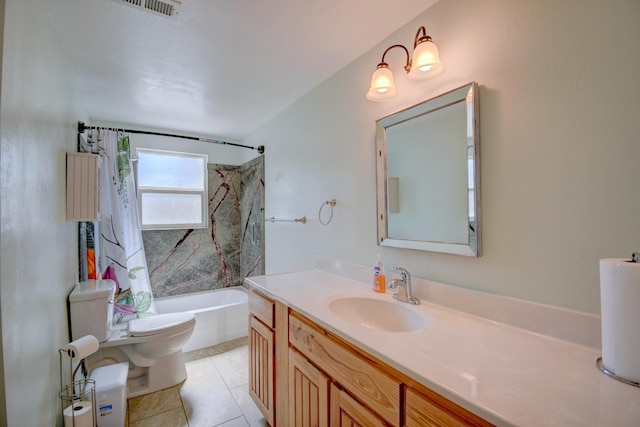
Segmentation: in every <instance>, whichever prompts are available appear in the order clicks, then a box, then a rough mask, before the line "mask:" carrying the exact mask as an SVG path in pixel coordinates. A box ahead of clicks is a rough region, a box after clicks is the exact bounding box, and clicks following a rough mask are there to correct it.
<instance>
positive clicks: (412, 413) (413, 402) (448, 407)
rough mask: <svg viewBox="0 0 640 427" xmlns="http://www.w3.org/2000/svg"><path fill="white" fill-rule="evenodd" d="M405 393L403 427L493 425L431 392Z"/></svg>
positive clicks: (409, 391)
mask: <svg viewBox="0 0 640 427" xmlns="http://www.w3.org/2000/svg"><path fill="white" fill-rule="evenodd" d="M405 390H406V392H405V405H406V406H405V414H406V420H405V423H404V426H405V427H472V426H473V427H488V426H492V425H493V424H491V423H489V422H487V421H485V420H483V419H482V418H479V417H478V416H476V415H474V414H472V413H471V412H469V411H467V410H466V409H464V408H461V407H460V406H458V405H456V404H455V403H453V402H451V401H449V400H447V399H445V398H444V397H442V396H440V395H439V394H436V393H434V392H433V391H431V390H426V389H425V390H423V393H424V394H423V393H418V392H417V391H416V390H414V389H413V388H409V387H407V388H406V389H405Z"/></svg>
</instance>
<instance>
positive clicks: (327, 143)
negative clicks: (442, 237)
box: [243, 0, 640, 313]
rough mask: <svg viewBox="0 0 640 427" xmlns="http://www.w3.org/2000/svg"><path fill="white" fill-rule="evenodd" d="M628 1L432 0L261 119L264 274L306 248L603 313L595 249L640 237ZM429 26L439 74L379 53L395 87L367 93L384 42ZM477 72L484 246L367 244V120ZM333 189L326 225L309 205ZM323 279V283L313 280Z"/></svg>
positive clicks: (608, 250) (637, 65)
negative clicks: (377, 98)
mask: <svg viewBox="0 0 640 427" xmlns="http://www.w3.org/2000/svg"><path fill="white" fill-rule="evenodd" d="M638 22H640V3H638V2H637V1H631V0H615V1H612V2H601V1H597V0H563V1H561V2H557V1H551V0H544V1H538V0H536V1H533V0H529V1H517V2H516V1H509V0H482V1H478V0H440V1H439V2H438V3H437V4H435V5H434V6H432V7H431V8H429V9H428V10H427V11H425V12H424V13H423V14H421V15H420V16H418V17H417V18H416V19H414V20H413V21H411V22H409V23H408V24H407V25H405V26H404V27H402V28H401V29H399V30H398V31H397V32H396V33H395V34H393V35H392V36H391V37H389V38H388V39H387V40H386V41H385V42H383V43H381V44H380V45H379V46H377V47H376V48H375V49H373V50H372V51H369V52H367V53H366V54H365V55H363V56H362V57H360V58H358V59H357V60H355V61H354V62H353V63H351V64H350V65H349V66H347V67H346V68H344V69H343V70H341V71H340V72H338V73H337V74H335V75H334V76H332V77H331V78H330V79H328V80H327V81H325V82H324V83H323V84H321V85H320V86H319V87H317V88H316V89H315V90H314V91H312V92H310V93H308V94H307V95H306V96H304V97H303V98H301V99H300V100H298V101H297V102H296V103H294V104H293V105H292V106H290V107H289V108H288V109H287V110H285V111H284V112H282V113H281V114H279V115H278V116H276V117H275V118H274V119H272V120H271V121H269V122H268V123H266V124H265V125H264V126H262V127H260V128H259V129H257V130H256V131H254V132H253V133H251V134H250V135H248V136H247V137H246V138H244V139H243V143H247V144H251V145H259V144H263V145H265V147H266V158H265V180H266V182H265V188H266V212H265V214H266V216H267V217H271V216H276V217H298V216H302V215H306V216H307V217H308V219H310V220H311V221H310V222H309V223H308V224H307V225H300V224H289V223H275V224H271V223H267V227H266V266H267V272H268V273H276V272H281V271H286V270H295V269H300V268H308V267H310V266H311V265H312V258H313V255H314V254H322V255H327V256H331V257H334V258H338V259H341V260H345V261H350V262H355V263H358V264H365V265H370V264H371V265H372V264H373V262H374V261H375V254H376V253H377V252H380V253H381V254H382V256H383V260H384V261H385V264H386V265H387V266H391V265H401V266H404V267H406V268H407V269H409V271H411V272H412V273H413V274H414V275H415V276H417V277H421V278H425V279H432V280H436V281H440V282H444V283H449V284H453V285H459V286H463V287H468V288H473V289H478V290H483V291H487V292H490V293H497V294H502V295H509V296H514V297H518V298H523V299H527V300H532V301H539V302H543V303H549V304H552V305H558V306H564V307H569V308H574V309H578V310H583V311H588V312H596V313H597V312H599V310H600V300H599V279H598V260H599V259H600V258H605V257H628V256H629V255H630V254H631V252H632V251H634V250H638V249H639V248H640V219H639V218H640V197H639V195H640V191H639V190H638V182H639V179H638V178H639V177H638V165H639V164H640V143H639V142H638V123H640V109H639V108H638V99H640V79H638V76H639V75H640V49H638V46H637V41H638V40H640V26H638V25H637V24H638ZM420 25H425V26H426V29H427V33H428V34H430V35H431V36H432V37H433V38H434V41H435V42H436V43H437V44H438V46H439V48H440V53H441V58H442V60H443V62H444V64H445V66H446V71H445V74H443V75H441V76H439V77H437V78H436V79H434V80H428V81H424V82H413V81H408V80H407V79H406V77H405V76H404V75H403V74H402V72H401V71H402V69H401V65H402V64H401V62H402V61H403V60H404V58H403V55H404V53H402V52H401V51H400V50H397V49H396V50H394V51H392V53H391V54H389V55H387V58H386V59H387V62H389V63H390V66H391V68H392V70H393V71H394V74H395V76H396V84H397V86H398V96H397V97H396V98H394V99H392V100H389V101H387V102H384V103H372V102H370V101H367V100H366V99H365V96H364V94H365V92H366V91H367V89H368V84H369V81H370V76H371V73H372V72H373V70H374V69H375V66H376V64H377V63H378V62H379V61H380V58H381V56H382V52H383V51H384V49H385V48H386V47H388V46H390V45H392V44H395V43H402V44H405V45H407V46H408V45H410V44H411V43H412V41H413V37H414V35H415V32H416V30H417V29H418V27H419V26H420ZM473 80H475V81H477V82H478V83H479V84H480V120H481V124H480V129H481V165H482V167H481V183H482V213H483V238H484V242H483V256H482V257H481V258H478V259H474V258H464V257H460V256H454V255H445V254H435V253H427V252H419V251H411V250H401V249H391V248H381V247H378V246H376V222H375V181H374V177H375V157H374V130H375V129H374V122H375V120H376V119H379V118H381V117H384V116H386V115H388V114H390V113H393V112H395V111H397V110H399V109H403V108H406V107H409V106H411V105H413V104H416V103H418V102H420V101H423V100H425V99H428V98H430V97H433V96H435V95H438V94H440V93H443V92H445V91H448V90H451V89H454V88H456V87H459V86H462V85H464V84H466V83H468V82H470V81H473ZM334 197H335V198H336V199H337V202H338V203H337V205H336V207H335V215H334V219H333V222H332V223H331V224H329V225H328V226H326V227H323V226H321V225H319V224H318V221H317V212H318V208H319V207H320V205H321V204H322V203H323V202H324V201H325V200H328V199H331V198H334ZM318 285H319V286H322V284H318Z"/></svg>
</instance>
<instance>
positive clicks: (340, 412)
mask: <svg viewBox="0 0 640 427" xmlns="http://www.w3.org/2000/svg"><path fill="white" fill-rule="evenodd" d="M388 425H389V424H387V423H385V422H384V421H383V420H381V419H380V418H379V417H378V416H376V415H375V414H374V413H373V412H371V410H369V409H368V408H365V407H364V406H362V405H361V404H360V403H359V402H358V401H356V400H355V399H354V398H353V397H351V396H349V395H348V394H347V393H346V392H345V391H344V390H341V389H339V388H338V387H337V386H336V385H335V384H332V385H331V427H353V426H367V427H386V426H388Z"/></svg>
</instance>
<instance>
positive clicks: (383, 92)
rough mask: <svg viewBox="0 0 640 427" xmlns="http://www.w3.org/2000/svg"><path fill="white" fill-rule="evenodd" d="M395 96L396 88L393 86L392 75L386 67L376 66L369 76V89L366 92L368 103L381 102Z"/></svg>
mask: <svg viewBox="0 0 640 427" xmlns="http://www.w3.org/2000/svg"><path fill="white" fill-rule="evenodd" d="M395 94H396V86H395V85H394V84H393V73H392V72H391V70H390V69H389V67H388V66H386V65H378V68H377V69H376V71H374V72H373V75H372V76H371V87H370V88H369V92H367V99H368V100H370V101H382V100H383V99H387V98H391V97H392V96H394V95H395Z"/></svg>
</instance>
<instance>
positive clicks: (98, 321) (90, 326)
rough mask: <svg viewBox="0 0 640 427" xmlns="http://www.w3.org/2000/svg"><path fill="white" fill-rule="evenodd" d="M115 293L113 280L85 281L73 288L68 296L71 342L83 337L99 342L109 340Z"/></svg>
mask: <svg viewBox="0 0 640 427" xmlns="http://www.w3.org/2000/svg"><path fill="white" fill-rule="evenodd" d="M115 291H116V283H115V282H114V281H113V280H86V281H84V282H80V283H78V284H77V285H76V286H75V287H74V288H73V290H72V291H71V293H70V294H69V313H70V316H71V339H72V340H77V339H79V338H81V337H83V336H85V335H93V336H94V337H96V338H97V339H98V341H100V342H103V341H106V340H107V339H108V338H109V335H110V334H111V322H112V320H113V298H114V294H115Z"/></svg>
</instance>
